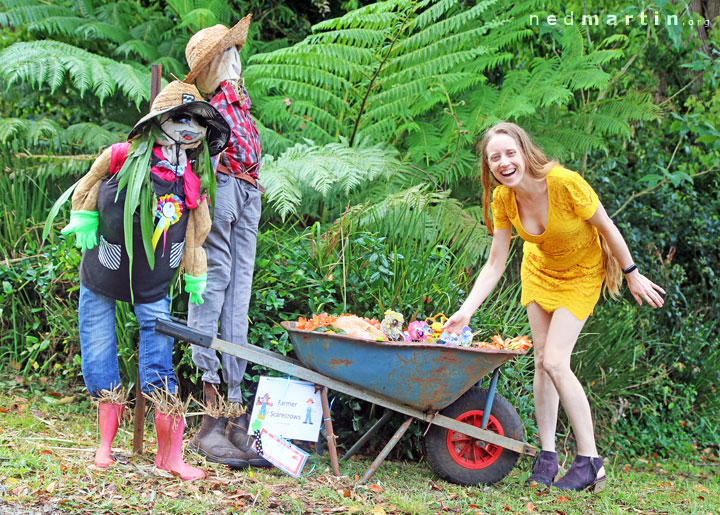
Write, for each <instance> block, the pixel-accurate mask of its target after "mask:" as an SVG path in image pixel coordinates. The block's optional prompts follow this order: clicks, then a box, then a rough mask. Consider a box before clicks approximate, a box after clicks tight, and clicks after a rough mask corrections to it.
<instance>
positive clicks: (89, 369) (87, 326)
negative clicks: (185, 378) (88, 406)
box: [78, 284, 177, 398]
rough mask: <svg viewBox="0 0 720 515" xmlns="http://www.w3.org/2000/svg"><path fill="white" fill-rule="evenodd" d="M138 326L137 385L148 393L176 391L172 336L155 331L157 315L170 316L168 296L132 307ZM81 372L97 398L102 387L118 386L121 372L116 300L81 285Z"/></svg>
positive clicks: (111, 387) (79, 315)
mask: <svg viewBox="0 0 720 515" xmlns="http://www.w3.org/2000/svg"><path fill="white" fill-rule="evenodd" d="M133 309H134V311H135V317H136V318H137V321H138V325H139V326H140V351H139V353H138V360H139V372H140V377H139V380H140V385H141V387H142V391H143V392H145V393H150V392H151V391H152V390H154V389H155V388H163V389H164V388H165V386H167V388H168V389H169V391H170V392H171V393H175V392H176V391H177V379H176V378H175V372H174V371H173V368H172V349H173V339H172V337H170V336H166V335H164V334H161V333H158V332H156V331H155V319H156V318H169V315H170V297H167V296H166V297H165V298H164V299H161V300H158V301H156V302H151V303H148V304H135V305H134V306H133ZM78 322H79V326H80V352H81V355H82V374H83V379H84V380H85V386H86V387H87V389H88V391H89V392H90V395H92V396H93V397H95V398H97V397H99V396H100V392H101V390H112V389H113V388H115V387H117V386H120V385H121V382H120V371H119V368H118V358H117V337H116V335H115V299H111V298H110V297H105V296H104V295H100V294H99V293H95V292H94V291H92V290H90V289H88V288H86V287H85V286H83V285H82V284H81V285H80V305H79V307H78Z"/></svg>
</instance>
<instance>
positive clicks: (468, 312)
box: [443, 227, 512, 334]
mask: <svg viewBox="0 0 720 515" xmlns="http://www.w3.org/2000/svg"><path fill="white" fill-rule="evenodd" d="M511 234H512V227H508V228H507V229H495V234H494V235H493V239H492V245H491V246H490V255H489V256H488V260H487V262H486V263H485V266H483V268H482V270H480V273H479V274H478V277H477V279H476V280H475V285H474V286H473V287H472V290H471V291H470V295H468V297H467V299H465V302H463V305H462V306H460V309H458V310H457V312H456V313H455V314H454V315H453V316H451V317H450V318H449V319H448V321H447V322H446V323H445V326H444V327H443V328H444V329H445V330H446V331H448V332H450V333H456V334H459V333H460V331H462V328H463V327H465V326H466V325H468V324H469V323H470V317H472V316H473V313H475V311H477V309H478V308H479V307H480V304H482V303H483V302H484V301H485V299H486V298H487V297H488V295H490V292H491V291H492V290H493V288H495V285H496V284H497V283H498V281H499V280H500V277H502V274H503V272H504V271H505V264H506V263H507V257H508V252H509V251H510V235H511Z"/></svg>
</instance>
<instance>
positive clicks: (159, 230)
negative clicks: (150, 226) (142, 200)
mask: <svg viewBox="0 0 720 515" xmlns="http://www.w3.org/2000/svg"><path fill="white" fill-rule="evenodd" d="M182 212H183V206H182V201H181V200H180V197H178V196H177V195H173V194H167V195H163V196H162V197H160V198H159V199H158V203H157V210H156V212H155V218H157V219H158V221H157V223H156V225H155V232H154V233H153V236H152V246H153V250H155V249H156V248H157V244H158V241H160V235H162V237H163V253H164V252H165V243H166V242H167V232H168V229H169V228H170V226H171V225H172V224H174V223H177V221H178V220H180V217H182Z"/></svg>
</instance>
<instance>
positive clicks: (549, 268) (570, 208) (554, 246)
mask: <svg viewBox="0 0 720 515" xmlns="http://www.w3.org/2000/svg"><path fill="white" fill-rule="evenodd" d="M547 191H548V219H547V226H546V227H545V231H544V232H543V233H542V234H539V235H534V234H529V233H528V232H526V231H525V229H524V228H523V226H522V222H521V221H520V214H519V213H518V209H517V203H516V201H515V192H514V191H513V190H512V189H511V188H508V187H507V186H502V185H501V186H498V187H496V188H495V190H494V191H493V201H492V213H493V221H494V226H495V228H496V229H507V228H508V227H510V226H511V225H512V226H513V227H515V230H516V231H517V233H518V235H519V236H520V237H521V238H522V239H523V240H524V242H525V243H524V244H523V260H522V266H521V269H520V277H521V280H522V296H521V299H520V302H521V304H522V305H523V306H527V305H528V304H530V303H531V302H537V303H538V305H539V306H540V307H541V308H543V309H544V310H545V311H548V312H553V311H555V310H556V309H557V308H559V307H560V306H563V307H565V308H566V309H567V310H568V311H570V313H572V314H573V316H575V317H576V318H577V319H578V320H583V319H584V318H586V317H587V316H589V315H590V314H591V313H592V312H593V308H594V307H595V304H596V303H597V301H598V299H599V298H600V291H601V289H602V283H603V279H604V278H605V272H604V267H603V257H602V249H601V247H600V238H599V235H598V232H597V229H596V228H595V227H594V226H593V225H592V224H590V222H588V221H587V219H588V218H590V217H591V216H592V215H593V214H594V213H595V211H596V210H597V207H598V204H599V199H598V196H597V194H596V193H595V192H594V191H593V189H592V188H591V187H590V185H589V184H588V183H587V182H586V181H585V179H583V178H582V177H581V176H580V174H578V173H577V172H573V171H570V170H567V169H565V168H562V167H560V166H556V167H554V168H553V169H552V170H550V173H548V175H547Z"/></svg>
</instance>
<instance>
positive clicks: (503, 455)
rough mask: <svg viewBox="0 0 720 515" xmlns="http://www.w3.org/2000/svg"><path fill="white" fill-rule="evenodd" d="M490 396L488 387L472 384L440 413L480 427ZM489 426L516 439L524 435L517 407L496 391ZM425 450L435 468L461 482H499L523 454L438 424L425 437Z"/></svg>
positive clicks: (494, 430) (450, 479)
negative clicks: (486, 388)
mask: <svg viewBox="0 0 720 515" xmlns="http://www.w3.org/2000/svg"><path fill="white" fill-rule="evenodd" d="M487 396H488V391H487V390H485V389H483V388H478V387H476V386H475V387H472V388H470V389H469V390H468V391H467V392H465V393H464V394H463V395H462V397H460V398H459V399H458V400H456V401H455V402H453V403H452V404H451V405H450V406H448V407H447V408H445V409H444V410H442V411H441V413H442V414H443V415H445V416H447V417H451V418H454V419H457V420H459V421H460V422H465V423H467V424H471V425H474V426H477V427H480V426H481V424H482V418H483V410H484V409H485V401H486V399H487ZM487 429H488V430H490V431H493V432H494V433H497V434H500V435H503V436H507V437H508V438H513V439H515V440H524V438H525V436H524V431H523V427H522V422H521V420H520V416H519V415H518V413H517V411H515V408H513V406H512V405H511V404H510V403H509V402H508V401H507V400H506V399H505V398H503V397H502V396H500V395H498V394H497V393H495V399H494V400H493V406H492V410H491V412H490V419H489V421H488V426H487ZM423 453H424V455H425V458H426V459H427V461H428V463H429V464H430V468H431V469H432V470H433V472H435V473H436V474H437V475H438V476H440V477H441V478H443V479H445V480H447V481H450V482H451V483H456V484H459V485H476V484H478V483H485V484H488V485H490V484H493V483H497V482H498V481H500V480H501V479H503V478H504V477H505V476H507V475H508V474H509V473H510V471H511V470H512V469H513V467H514V466H515V464H516V463H517V461H518V458H519V457H520V455H519V454H518V453H516V452H515V451H511V450H509V449H505V448H503V447H499V446H497V445H492V444H487V443H485V442H482V441H479V440H476V439H474V438H470V437H469V436H467V435H465V434H463V433H458V432H456V431H452V430H449V429H445V428H442V427H440V426H436V425H433V426H432V427H431V428H430V430H429V431H428V433H427V435H426V436H425V439H424V440H423Z"/></svg>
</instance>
